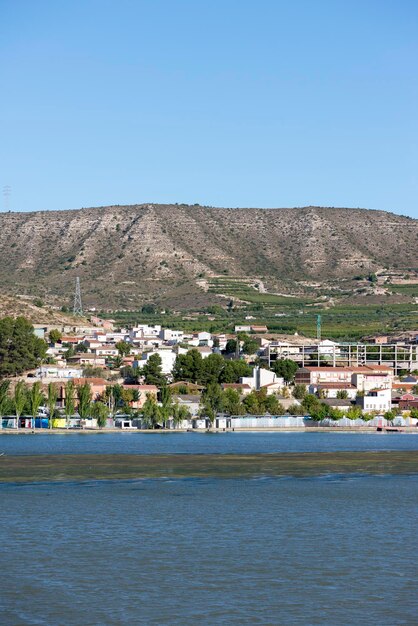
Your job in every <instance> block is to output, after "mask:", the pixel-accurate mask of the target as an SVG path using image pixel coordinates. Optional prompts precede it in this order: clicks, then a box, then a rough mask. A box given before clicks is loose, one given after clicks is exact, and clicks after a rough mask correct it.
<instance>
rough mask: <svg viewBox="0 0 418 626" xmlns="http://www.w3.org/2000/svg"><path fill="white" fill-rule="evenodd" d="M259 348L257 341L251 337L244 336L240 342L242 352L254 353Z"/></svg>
mask: <svg viewBox="0 0 418 626" xmlns="http://www.w3.org/2000/svg"><path fill="white" fill-rule="evenodd" d="M258 348H259V345H258V342H257V341H256V340H255V339H252V337H246V338H245V339H244V342H243V344H242V351H243V353H244V354H255V353H256V352H257V350H258Z"/></svg>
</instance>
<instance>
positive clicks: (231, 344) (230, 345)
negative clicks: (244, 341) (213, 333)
mask: <svg viewBox="0 0 418 626" xmlns="http://www.w3.org/2000/svg"><path fill="white" fill-rule="evenodd" d="M236 349H237V340H236V339H228V341H227V342H226V346H225V352H226V354H235V352H236Z"/></svg>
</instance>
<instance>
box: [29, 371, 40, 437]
mask: <svg viewBox="0 0 418 626" xmlns="http://www.w3.org/2000/svg"><path fill="white" fill-rule="evenodd" d="M28 397H29V410H30V414H31V416H32V420H33V421H32V428H35V419H36V417H37V415H38V411H39V407H40V406H41V404H42V401H43V399H44V395H43V393H42V387H41V382H40V381H39V380H37V381H36V383H34V384H33V385H32V388H31V390H30V391H29V396H28Z"/></svg>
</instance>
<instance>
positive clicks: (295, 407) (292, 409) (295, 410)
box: [287, 404, 305, 415]
mask: <svg viewBox="0 0 418 626" xmlns="http://www.w3.org/2000/svg"><path fill="white" fill-rule="evenodd" d="M287 412H288V413H289V414H290V415H304V413H305V411H304V410H303V407H302V406H301V405H300V404H291V405H290V406H289V407H288V409H287Z"/></svg>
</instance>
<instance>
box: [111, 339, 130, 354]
mask: <svg viewBox="0 0 418 626" xmlns="http://www.w3.org/2000/svg"><path fill="white" fill-rule="evenodd" d="M115 348H116V350H117V351H118V352H119V356H121V357H124V356H128V354H130V352H131V346H130V344H129V343H127V342H126V341H118V342H117V343H116V344H115Z"/></svg>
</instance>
